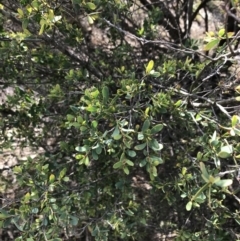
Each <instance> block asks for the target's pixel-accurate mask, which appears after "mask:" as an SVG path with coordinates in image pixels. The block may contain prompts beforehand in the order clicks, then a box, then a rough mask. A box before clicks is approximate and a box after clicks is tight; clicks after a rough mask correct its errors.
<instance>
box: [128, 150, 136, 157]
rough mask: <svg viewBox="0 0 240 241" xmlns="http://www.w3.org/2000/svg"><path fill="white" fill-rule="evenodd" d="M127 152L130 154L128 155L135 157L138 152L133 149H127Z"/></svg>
mask: <svg viewBox="0 0 240 241" xmlns="http://www.w3.org/2000/svg"><path fill="white" fill-rule="evenodd" d="M127 154H128V156H130V157H135V156H136V155H137V154H136V152H135V151H133V150H127Z"/></svg>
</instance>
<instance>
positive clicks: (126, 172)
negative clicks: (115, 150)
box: [123, 166, 129, 175]
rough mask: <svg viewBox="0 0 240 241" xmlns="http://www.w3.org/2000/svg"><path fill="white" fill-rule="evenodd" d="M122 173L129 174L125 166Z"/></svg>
mask: <svg viewBox="0 0 240 241" xmlns="http://www.w3.org/2000/svg"><path fill="white" fill-rule="evenodd" d="M123 171H124V172H125V174H127V175H128V174H129V169H128V168H127V167H126V166H125V167H124V168H123Z"/></svg>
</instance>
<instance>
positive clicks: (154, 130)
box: [151, 124, 163, 134]
mask: <svg viewBox="0 0 240 241" xmlns="http://www.w3.org/2000/svg"><path fill="white" fill-rule="evenodd" d="M162 129H163V124H158V125H155V126H154V127H153V128H152V129H151V134H156V133H158V132H159V131H161V130H162Z"/></svg>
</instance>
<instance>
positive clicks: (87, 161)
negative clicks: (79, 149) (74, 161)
mask: <svg viewBox="0 0 240 241" xmlns="http://www.w3.org/2000/svg"><path fill="white" fill-rule="evenodd" d="M83 163H84V164H85V165H86V166H89V157H88V156H86V157H85V158H84V160H83Z"/></svg>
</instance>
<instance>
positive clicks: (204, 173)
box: [200, 162, 209, 182]
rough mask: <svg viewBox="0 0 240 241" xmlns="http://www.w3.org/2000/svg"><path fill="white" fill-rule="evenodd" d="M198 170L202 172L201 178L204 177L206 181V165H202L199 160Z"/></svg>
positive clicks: (207, 176) (207, 177) (207, 175)
mask: <svg viewBox="0 0 240 241" xmlns="http://www.w3.org/2000/svg"><path fill="white" fill-rule="evenodd" d="M200 170H201V172H202V177H203V179H204V180H205V181H206V182H208V181H209V174H208V172H207V170H206V167H205V165H204V163H203V162H200Z"/></svg>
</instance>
